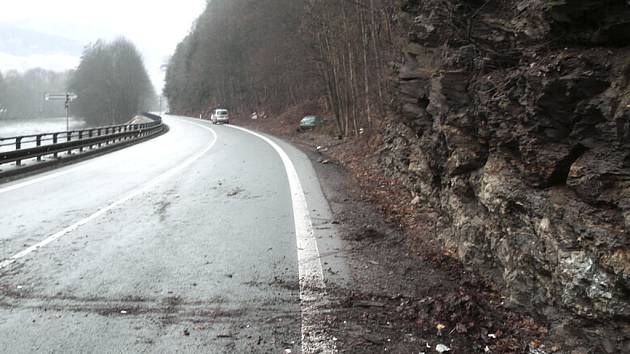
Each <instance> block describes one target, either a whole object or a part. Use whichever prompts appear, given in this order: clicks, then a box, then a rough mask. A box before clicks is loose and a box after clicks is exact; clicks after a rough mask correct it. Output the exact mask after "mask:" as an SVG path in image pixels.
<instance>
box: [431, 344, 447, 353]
mask: <svg viewBox="0 0 630 354" xmlns="http://www.w3.org/2000/svg"><path fill="white" fill-rule="evenodd" d="M435 350H436V351H437V352H438V353H446V352H450V351H451V348H449V347H447V346H445V345H444V344H438V345H436V346H435Z"/></svg>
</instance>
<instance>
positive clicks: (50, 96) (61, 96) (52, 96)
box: [44, 92, 79, 101]
mask: <svg viewBox="0 0 630 354" xmlns="http://www.w3.org/2000/svg"><path fill="white" fill-rule="evenodd" d="M44 98H45V99H46V101H66V100H68V99H69V100H70V101H74V100H76V99H77V98H79V96H77V95H76V94H74V93H72V92H68V93H47V94H46V95H44Z"/></svg>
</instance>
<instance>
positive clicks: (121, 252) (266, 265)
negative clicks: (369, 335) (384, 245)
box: [0, 117, 343, 353]
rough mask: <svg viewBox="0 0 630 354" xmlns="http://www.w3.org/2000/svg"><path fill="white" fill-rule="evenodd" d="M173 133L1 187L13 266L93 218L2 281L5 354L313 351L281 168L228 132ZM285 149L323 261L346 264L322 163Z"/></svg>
mask: <svg viewBox="0 0 630 354" xmlns="http://www.w3.org/2000/svg"><path fill="white" fill-rule="evenodd" d="M166 123H167V124H169V126H170V128H171V129H170V132H169V133H167V134H165V135H163V136H160V137H158V138H156V139H153V140H150V141H148V142H145V143H142V144H139V145H135V146H132V147H129V148H126V149H123V150H120V151H116V152H113V153H110V154H107V155H104V156H100V157H97V158H94V159H91V160H87V161H83V162H80V163H78V164H73V165H70V166H66V167H63V168H60V169H57V170H53V171H50V172H47V173H43V174H39V175H36V176H33V177H29V178H27V179H22V180H18V181H14V182H11V183H8V184H0V206H1V207H2V215H1V219H0V220H1V223H0V262H2V261H3V260H6V259H9V258H10V257H12V256H14V255H15V254H17V253H19V252H20V251H23V250H24V249H26V248H28V247H29V246H32V245H34V244H37V243H38V242H41V241H42V240H44V239H46V238H47V237H49V236H51V235H54V234H56V233H59V232H60V231H62V230H64V229H65V228H67V227H68V226H71V225H73V224H75V223H77V222H79V221H85V220H87V221H86V222H85V223H83V224H81V225H80V226H78V227H76V228H73V229H72V230H69V231H68V232H65V233H64V234H63V235H62V236H61V237H60V238H58V239H56V240H55V241H53V242H51V243H49V244H47V245H45V246H43V247H41V248H39V249H37V250H36V251H34V252H32V253H29V254H27V255H25V256H24V257H22V258H20V259H18V260H17V261H16V262H15V263H13V264H10V265H7V266H6V267H4V268H2V269H0V352H2V353H28V352H42V353H86V352H103V353H123V352H124V353H126V352H150V353H171V352H180V353H195V352H257V353H258V352H261V353H263V352H272V353H280V352H284V350H285V349H291V350H292V351H293V352H294V353H295V352H299V351H300V338H301V332H300V328H301V320H300V318H301V316H300V311H301V308H300V300H299V289H300V288H299V277H298V259H297V250H296V239H295V230H294V223H293V210H292V205H291V195H290V191H289V186H288V184H287V182H286V178H287V177H286V173H285V170H284V167H283V164H282V161H281V159H280V158H279V157H278V156H277V154H276V153H275V151H274V150H273V149H272V148H271V147H270V146H269V145H268V144H266V143H265V142H264V141H262V140H260V139H258V138H256V137H254V136H252V135H249V134H247V133H244V132H242V131H238V130H236V129H234V128H231V127H228V126H211V125H210V124H208V123H206V122H201V121H198V120H191V119H182V118H175V117H167V118H166ZM202 126H205V127H208V128H210V129H212V131H214V134H213V133H212V132H211V131H210V129H207V128H203V127H202ZM214 139H216V141H214ZM278 143H279V144H281V146H282V147H283V148H284V149H285V151H286V152H287V153H288V154H289V156H290V157H291V160H293V162H294V164H295V166H296V168H297V170H298V174H299V176H300V180H301V182H302V185H303V187H304V190H305V192H306V194H307V202H308V206H309V209H310V214H311V217H312V219H313V223H314V225H315V226H316V235H317V237H318V238H319V240H318V243H319V247H320V251H322V254H324V253H325V254H327V255H329V256H328V257H331V256H330V255H335V254H337V255H338V251H339V249H340V247H339V245H338V244H337V241H336V239H335V237H334V235H332V233H333V227H332V226H330V225H329V223H330V212H329V210H328V206H327V203H326V200H325V198H324V197H323V195H322V193H321V189H320V188H319V184H318V181H317V177H316V176H315V173H314V172H313V170H312V167H311V166H310V162H309V161H308V159H307V158H306V156H304V155H303V154H302V153H301V152H299V151H298V150H296V149H294V148H292V147H291V146H288V145H287V144H284V143H281V142H278ZM206 149H208V150H207V152H205V153H202V154H200V152H203V151H204V150H206ZM195 155H198V156H197V157H198V159H196V160H194V161H193V162H191V163H190V165H187V166H185V167H183V168H181V166H180V165H181V164H182V163H183V161H186V160H187V159H191V158H193V157H194V156H195ZM178 166H180V167H178ZM178 168H179V170H178ZM164 174H167V175H168V176H169V178H163V179H159V178H160V176H164ZM48 176H50V178H48ZM156 178H158V180H156ZM34 179H38V180H37V182H36V183H33V184H30V185H24V186H22V187H20V188H16V189H13V190H7V188H9V187H11V186H14V185H22V184H23V183H24V182H28V181H30V180H34ZM134 193H135V194H134ZM130 194H131V195H133V197H131V198H127V199H125V198H126V196H129V195H130ZM120 201H122V202H120ZM116 203H118V204H116ZM112 204H114V205H113V207H112ZM108 207H109V209H107V210H106V212H104V213H102V214H100V215H97V216H96V217H92V215H93V214H95V213H98V212H99V210H102V209H103V208H108ZM86 218H87V219H86ZM332 258H336V256H333V257H332ZM332 258H331V259H329V262H330V263H332V264H334V263H335V262H341V261H335V260H333V259H332ZM333 266H334V265H333ZM339 267H340V268H342V267H343V265H341V264H340V265H339ZM332 273H336V271H335V272H331V274H332ZM342 274H343V272H342Z"/></svg>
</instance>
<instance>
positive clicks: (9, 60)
mask: <svg viewBox="0 0 630 354" xmlns="http://www.w3.org/2000/svg"><path fill="white" fill-rule="evenodd" d="M205 4H206V0H178V1H169V0H165V1H159V0H158V1H155V0H153V1H151V0H108V1H93V0H9V1H6V2H5V3H3V4H2V10H1V11H0V25H4V26H9V27H16V28H20V29H26V30H30V31H36V32H40V33H45V34H50V35H55V36H59V37H64V38H67V39H70V40H74V41H77V42H79V43H80V44H81V45H82V46H83V45H85V44H88V43H90V42H94V41H96V40H97V39H105V40H111V39H114V38H116V37H118V36H125V37H126V38H128V39H130V40H131V41H132V42H134V43H135V44H136V46H137V47H138V49H139V50H140V52H141V53H142V55H143V57H144V59H145V65H146V67H147V71H148V72H149V75H150V76H151V79H152V81H153V83H154V85H155V86H156V89H157V90H161V88H162V80H163V74H162V73H161V72H160V65H161V64H162V63H163V62H164V61H165V60H166V58H168V56H169V55H171V54H172V53H173V51H174V50H175V46H176V45H177V43H179V41H181V40H182V39H183V37H184V36H185V35H186V34H187V33H188V31H189V30H190V28H191V26H192V24H193V22H194V20H195V19H197V17H198V16H199V15H200V14H201V12H202V11H203V9H204V7H205ZM78 62H79V58H78V57H77V56H75V55H68V54H67V53H43V54H38V53H33V54H30V55H28V56H24V55H17V56H16V55H13V54H8V53H0V70H2V71H6V70H8V69H18V70H25V69H27V68H29V67H36V66H39V67H44V68H46V69H54V70H65V69H70V68H74V67H76V65H77V64H78Z"/></svg>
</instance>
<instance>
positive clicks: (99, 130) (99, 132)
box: [96, 128, 101, 147]
mask: <svg viewBox="0 0 630 354" xmlns="http://www.w3.org/2000/svg"><path fill="white" fill-rule="evenodd" d="M96 134H97V135H98V136H101V128H98V130H97V131H96ZM98 147H101V143H100V140H99V143H98Z"/></svg>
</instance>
